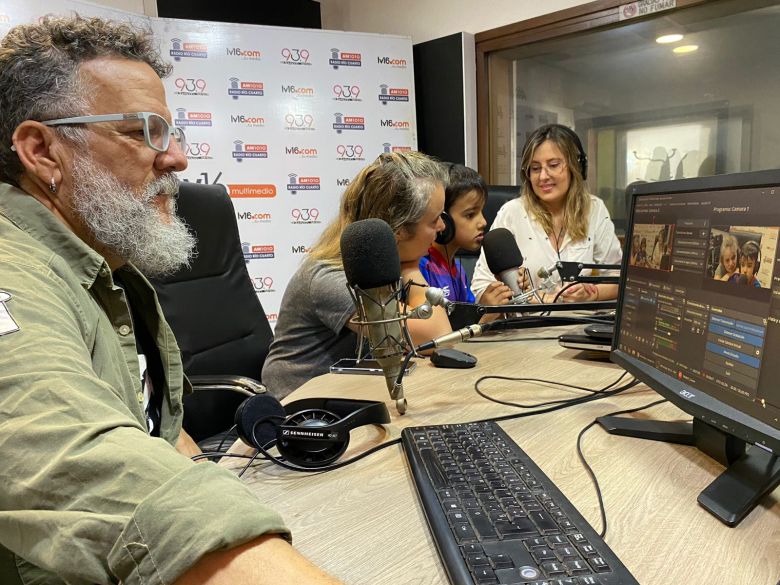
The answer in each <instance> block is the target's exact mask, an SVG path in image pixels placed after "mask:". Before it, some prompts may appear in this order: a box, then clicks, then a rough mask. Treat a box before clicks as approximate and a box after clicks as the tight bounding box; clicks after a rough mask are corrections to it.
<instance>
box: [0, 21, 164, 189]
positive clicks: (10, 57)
mask: <svg viewBox="0 0 780 585" xmlns="http://www.w3.org/2000/svg"><path fill="white" fill-rule="evenodd" d="M100 57H117V58H123V59H130V60H133V61H141V62H144V63H147V64H148V65H149V66H150V67H151V68H152V69H154V71H155V72H156V73H157V75H159V76H160V78H164V77H167V76H168V75H170V72H171V66H170V64H168V63H166V62H165V61H163V60H162V58H161V57H160V54H159V51H158V50H157V45H156V43H155V41H154V38H153V37H152V33H151V31H149V30H146V29H141V28H138V27H136V26H134V25H132V24H130V23H126V22H112V21H108V20H104V19H102V18H83V17H81V16H78V15H76V16H73V17H68V18H57V17H45V18H43V19H41V20H40V21H39V22H37V23H34V24H23V25H19V26H16V27H14V28H12V29H11V30H10V31H9V32H8V34H7V35H6V36H5V37H4V38H3V39H2V41H0V181H6V182H9V183H13V184H18V183H17V181H18V178H19V176H20V175H21V174H22V171H23V168H22V165H21V163H20V162H19V158H18V157H17V155H16V153H14V152H13V151H12V150H11V137H12V136H13V133H14V131H15V130H16V127H17V126H18V125H19V124H21V123H22V122H24V121H25V120H51V119H54V118H65V117H70V116H78V115H83V114H85V113H87V108H89V97H88V96H89V90H88V88H85V87H83V83H82V82H81V78H80V76H79V67H80V65H81V64H82V63H84V62H86V61H90V60H92V59H97V58H100ZM56 131H57V132H59V133H60V134H61V135H62V136H63V137H65V138H67V139H69V140H71V141H73V142H76V143H82V144H83V142H84V132H83V130H82V129H81V128H70V127H65V126H63V127H57V128H56Z"/></svg>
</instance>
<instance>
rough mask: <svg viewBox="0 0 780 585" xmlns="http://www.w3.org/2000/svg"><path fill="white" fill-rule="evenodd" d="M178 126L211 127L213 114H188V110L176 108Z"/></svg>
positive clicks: (174, 121)
mask: <svg viewBox="0 0 780 585" xmlns="http://www.w3.org/2000/svg"><path fill="white" fill-rule="evenodd" d="M173 123H174V124H175V125H176V126H211V112H188V111H187V109H186V108H176V118H175V119H174V120H173Z"/></svg>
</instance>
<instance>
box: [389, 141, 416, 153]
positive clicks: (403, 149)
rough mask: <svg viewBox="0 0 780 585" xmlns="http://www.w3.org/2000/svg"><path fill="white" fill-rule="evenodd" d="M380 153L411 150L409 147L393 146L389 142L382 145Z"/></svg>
mask: <svg viewBox="0 0 780 585" xmlns="http://www.w3.org/2000/svg"><path fill="white" fill-rule="evenodd" d="M382 149H383V150H382V152H409V151H411V150H412V147H411V146H393V145H392V144H390V143H389V142H383V143H382Z"/></svg>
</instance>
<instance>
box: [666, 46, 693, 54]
mask: <svg viewBox="0 0 780 585" xmlns="http://www.w3.org/2000/svg"><path fill="white" fill-rule="evenodd" d="M698 50H699V45H680V46H679V47H675V48H674V49H672V51H673V52H675V53H677V54H678V55H684V54H685V53H693V52H694V51H698Z"/></svg>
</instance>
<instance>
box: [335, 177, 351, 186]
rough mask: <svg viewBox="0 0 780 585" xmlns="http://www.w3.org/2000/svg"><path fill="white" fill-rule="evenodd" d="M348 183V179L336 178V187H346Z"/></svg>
mask: <svg viewBox="0 0 780 585" xmlns="http://www.w3.org/2000/svg"><path fill="white" fill-rule="evenodd" d="M347 185H349V179H336V187H346V186H347Z"/></svg>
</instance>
